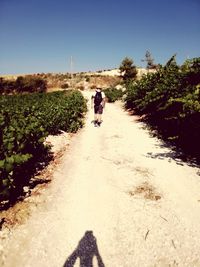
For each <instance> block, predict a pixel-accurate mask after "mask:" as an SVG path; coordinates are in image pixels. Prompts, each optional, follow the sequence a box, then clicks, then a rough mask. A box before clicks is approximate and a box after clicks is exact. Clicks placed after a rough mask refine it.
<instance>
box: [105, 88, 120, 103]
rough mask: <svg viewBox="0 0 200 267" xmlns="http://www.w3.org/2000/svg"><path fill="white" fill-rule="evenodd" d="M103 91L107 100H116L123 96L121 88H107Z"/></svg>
mask: <svg viewBox="0 0 200 267" xmlns="http://www.w3.org/2000/svg"><path fill="white" fill-rule="evenodd" d="M104 93H105V95H106V98H107V99H108V102H115V101H116V100H119V99H121V98H122V96H123V92H122V90H121V89H116V88H107V89H105V90H104Z"/></svg>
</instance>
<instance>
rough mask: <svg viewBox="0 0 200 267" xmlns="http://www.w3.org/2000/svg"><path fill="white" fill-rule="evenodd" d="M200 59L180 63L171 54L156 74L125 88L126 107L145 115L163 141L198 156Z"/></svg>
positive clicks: (199, 135) (146, 76) (199, 156)
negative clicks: (179, 64) (170, 141)
mask: <svg viewBox="0 0 200 267" xmlns="http://www.w3.org/2000/svg"><path fill="white" fill-rule="evenodd" d="M199 84H200V58H194V59H191V60H187V61H186V62H185V63H184V64H183V65H182V66H178V65H177V64H176V60H175V56H173V57H172V58H171V59H170V60H169V61H168V62H167V64H166V65H165V66H164V67H160V69H159V70H158V71H157V72H156V73H151V74H147V75H145V76H143V77H142V79H141V80H139V81H136V82H134V83H131V84H129V85H128V86H127V88H126V98H125V102H126V107H127V108H128V109H134V110H135V111H136V112H138V113H139V114H145V115H146V116H145V118H146V119H147V121H148V123H150V124H151V126H153V128H154V129H156V130H157V131H158V133H159V134H160V135H161V136H162V137H163V138H164V139H167V140H173V143H174V144H176V145H177V146H179V147H181V148H182V149H183V150H184V151H185V152H187V153H189V154H191V155H194V156H195V157H197V158H198V159H200V151H199V148H198V146H197V143H199V139H200V85H199Z"/></svg>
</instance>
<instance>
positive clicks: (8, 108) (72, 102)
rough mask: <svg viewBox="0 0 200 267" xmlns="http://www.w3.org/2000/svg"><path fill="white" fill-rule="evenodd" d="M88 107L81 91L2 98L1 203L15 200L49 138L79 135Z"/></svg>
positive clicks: (0, 132)
mask: <svg viewBox="0 0 200 267" xmlns="http://www.w3.org/2000/svg"><path fill="white" fill-rule="evenodd" d="M85 111H86V103H85V100H84V98H83V96H82V94H81V93H80V92H78V91H71V92H68V93H65V92H54V93H33V94H28V95H16V96H13V95H12V96H0V200H2V199H11V198H15V197H16V196H17V195H18V194H20V191H21V190H22V188H23V186H24V184H25V183H27V182H28V181H27V177H26V172H25V170H28V169H29V168H32V166H33V163H34V162H36V161H37V159H38V157H39V155H41V154H42V153H45V152H46V147H45V145H44V140H45V137H46V136H47V135H48V134H57V133H59V131H60V130H64V131H68V132H76V131H77V130H78V129H79V128H80V127H82V125H83V121H82V118H83V113H84V112H85Z"/></svg>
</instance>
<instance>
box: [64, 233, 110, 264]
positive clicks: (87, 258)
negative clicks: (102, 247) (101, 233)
mask: <svg viewBox="0 0 200 267" xmlns="http://www.w3.org/2000/svg"><path fill="white" fill-rule="evenodd" d="M95 256H96V259H97V262H98V267H105V265H104V263H103V261H102V258H101V256H100V254H99V250H98V247H97V242H96V238H95V236H94V235H93V232H92V231H86V232H85V235H84V236H83V238H82V239H81V240H80V241H79V243H78V246H77V248H76V249H75V250H74V252H73V253H72V254H71V255H70V256H69V257H68V259H67V260H66V262H65V264H64V266H63V267H73V266H74V264H75V262H76V260H77V258H80V267H93V264H92V261H93V258H94V257H95Z"/></svg>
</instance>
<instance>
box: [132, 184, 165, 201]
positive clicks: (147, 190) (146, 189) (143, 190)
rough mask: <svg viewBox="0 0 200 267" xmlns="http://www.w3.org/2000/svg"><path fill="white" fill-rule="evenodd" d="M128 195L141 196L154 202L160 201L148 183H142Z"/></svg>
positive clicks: (159, 197)
mask: <svg viewBox="0 0 200 267" xmlns="http://www.w3.org/2000/svg"><path fill="white" fill-rule="evenodd" d="M129 195H131V196H135V195H142V196H143V197H144V198H145V199H149V200H156V201H157V200H159V199H161V196H160V195H159V194H158V193H157V192H156V190H155V188H154V187H153V186H152V185H150V184H149V183H148V182H144V183H143V184H141V185H139V186H137V187H136V188H135V189H134V190H133V191H129Z"/></svg>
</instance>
